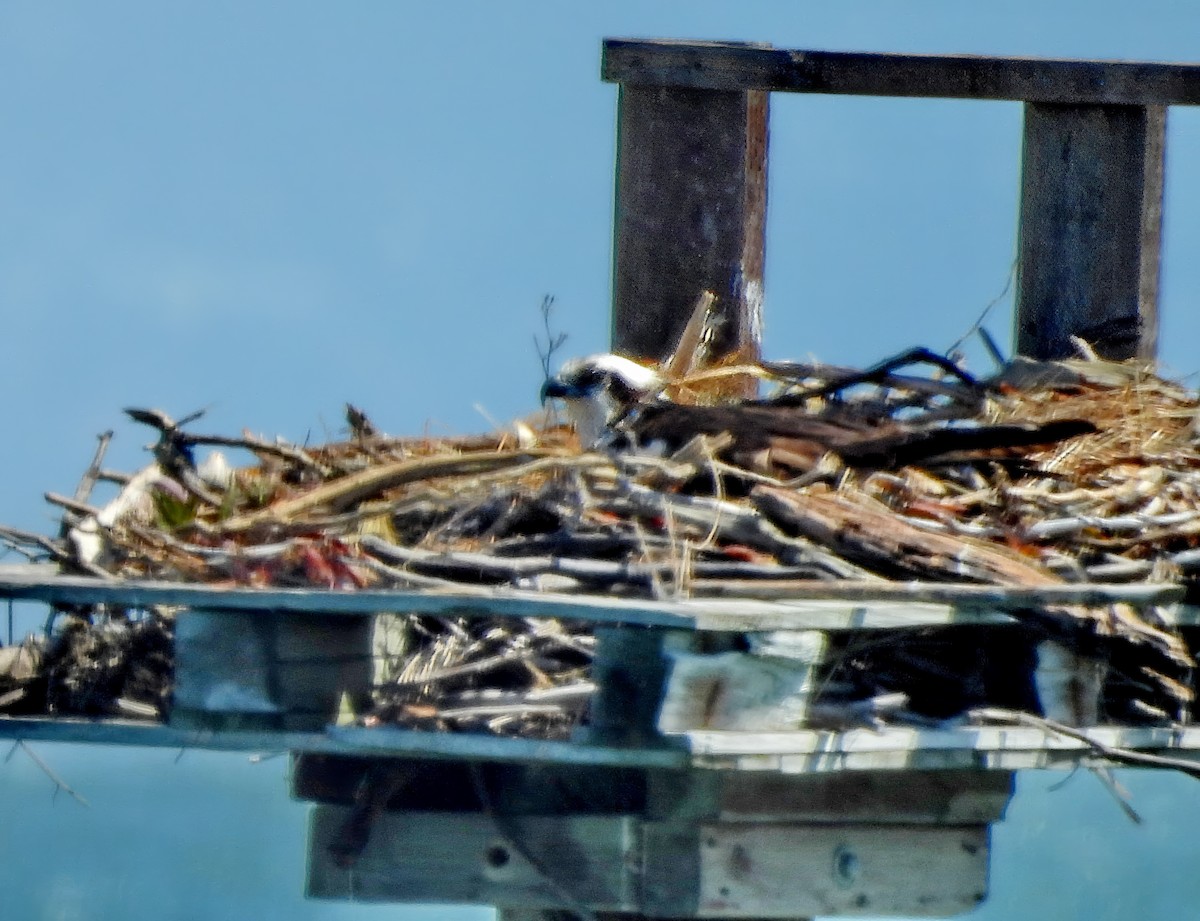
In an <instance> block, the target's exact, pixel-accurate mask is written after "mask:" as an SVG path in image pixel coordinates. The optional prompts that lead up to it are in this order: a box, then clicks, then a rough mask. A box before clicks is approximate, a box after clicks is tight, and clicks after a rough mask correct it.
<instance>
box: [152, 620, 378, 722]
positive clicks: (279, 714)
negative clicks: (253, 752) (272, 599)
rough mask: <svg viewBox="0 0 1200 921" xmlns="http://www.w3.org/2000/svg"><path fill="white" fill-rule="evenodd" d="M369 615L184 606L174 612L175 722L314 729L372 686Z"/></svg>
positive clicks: (361, 697)
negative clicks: (299, 614)
mask: <svg viewBox="0 0 1200 921" xmlns="http://www.w3.org/2000/svg"><path fill="white" fill-rule="evenodd" d="M371 666H372V663H371V648H370V622H369V621H367V620H365V619H363V618H345V617H336V616H329V615H314V616H310V617H288V616H287V615H285V614H281V613H280V612H277V611H223V612H220V613H214V612H212V611H206V610H202V609H195V608H193V609H185V610H183V611H180V612H179V614H178V615H177V616H176V619H175V690H174V702H173V707H172V710H171V722H172V723H175V724H179V725H187V726H209V727H226V726H246V727H249V726H253V725H260V726H262V727H263V728H275V729H282V730H306V729H308V730H316V729H322V728H324V727H325V726H326V725H328V724H329V723H331V722H333V721H334V719H335V717H336V715H337V711H338V706H339V704H340V702H341V700H342V696H343V695H348V698H349V702H350V704H351V705H352V706H354V707H355V708H358V707H360V706H361V703H362V701H363V700H364V699H365V698H366V696H367V695H368V694H369V693H370V688H371Z"/></svg>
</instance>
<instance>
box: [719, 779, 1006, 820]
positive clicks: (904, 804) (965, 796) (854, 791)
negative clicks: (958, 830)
mask: <svg viewBox="0 0 1200 921" xmlns="http://www.w3.org/2000/svg"><path fill="white" fill-rule="evenodd" d="M719 776H720V777H721V780H722V783H721V787H720V790H719V793H718V796H717V797H716V798H715V799H716V805H717V808H718V810H719V811H718V814H717V815H716V816H714V818H719V819H721V820H722V821H726V822H749V821H754V822H784V821H788V822H795V821H801V822H828V823H831V824H848V823H854V822H864V823H869V824H881V823H886V824H893V823H901V824H905V825H924V824H938V825H985V824H987V823H989V822H995V821H998V820H999V819H1001V818H1002V817H1003V815H1004V810H1005V808H1006V806H1007V805H1008V801H1009V800H1010V799H1011V798H1012V792H1013V779H1012V775H1010V774H1005V773H1003V772H999V771H997V772H980V771H928V772H925V773H914V774H912V775H911V776H909V777H908V778H907V779H906V782H905V783H903V784H898V783H896V777H895V774H894V773H892V772H890V771H879V772H871V771H857V772H853V773H850V774H817V775H810V776H803V775H783V774H763V773H753V772H751V773H746V774H736V773H721V774H720V775H719Z"/></svg>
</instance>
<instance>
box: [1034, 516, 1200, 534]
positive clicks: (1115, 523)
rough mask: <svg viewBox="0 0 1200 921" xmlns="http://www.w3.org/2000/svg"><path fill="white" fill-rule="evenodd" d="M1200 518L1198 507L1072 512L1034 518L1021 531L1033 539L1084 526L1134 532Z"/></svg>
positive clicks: (1075, 531) (1063, 532)
mask: <svg viewBox="0 0 1200 921" xmlns="http://www.w3.org/2000/svg"><path fill="white" fill-rule="evenodd" d="M1198 520H1200V509H1197V510H1194V511H1187V512H1170V513H1167V514H1164V515H1139V514H1130V515H1120V516H1114V517H1112V518H1104V517H1100V516H1097V515H1074V516H1068V517H1063V518H1051V519H1045V520H1042V521H1034V522H1031V523H1030V524H1028V525H1026V527H1025V534H1026V535H1027V536H1028V537H1031V538H1034V539H1036V540H1055V539H1059V538H1062V537H1065V536H1067V535H1069V534H1076V533H1078V532H1080V531H1083V530H1087V529H1094V530H1097V531H1106V532H1110V533H1115V534H1119V533H1124V532H1132V533H1137V532H1140V531H1145V530H1147V529H1149V528H1171V529H1178V528H1179V527H1180V526H1181V525H1185V524H1190V523H1192V522H1195V521H1198Z"/></svg>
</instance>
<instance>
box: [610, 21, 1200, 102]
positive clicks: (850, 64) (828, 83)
mask: <svg viewBox="0 0 1200 921" xmlns="http://www.w3.org/2000/svg"><path fill="white" fill-rule="evenodd" d="M602 75H603V78H604V79H605V80H608V81H611V82H614V83H621V84H625V85H629V86H676V87H690V88H693V89H709V90H742V91H745V90H782V91H789V92H799V93H836V94H844V95H852V96H922V97H940V98H958V99H1010V100H1026V101H1030V102H1059V103H1094V104H1098V105H1099V104H1103V105H1197V104H1200V65H1196V64H1158V63H1144V62H1134V61H1072V60H1052V59H1039V58H1014V57H982V56H974V55H916V54H871V53H860V52H841V51H806V50H787V49H781V48H770V47H762V46H753V45H735V44H724V43H713V42H683V41H642V40H627V39H613V38H610V39H606V40H605V42H604V58H603V64H602Z"/></svg>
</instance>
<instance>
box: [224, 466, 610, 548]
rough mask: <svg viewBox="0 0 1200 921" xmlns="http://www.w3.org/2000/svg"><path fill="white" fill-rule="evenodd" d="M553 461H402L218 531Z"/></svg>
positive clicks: (231, 521)
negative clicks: (413, 487)
mask: <svg viewBox="0 0 1200 921" xmlns="http://www.w3.org/2000/svg"><path fill="white" fill-rule="evenodd" d="M550 458H556V459H559V460H563V459H565V458H563V456H562V453H561V452H556V451H550V450H547V449H530V450H523V451H518V452H501V451H473V452H469V453H465V454H455V455H451V456H449V457H422V458H417V459H415V460H403V461H398V462H396V463H391V464H385V465H383V466H382V467H370V468H367V469H366V470H362V471H359V472H358V473H352V474H349V475H348V476H344V477H340V478H338V479H336V480H333V481H331V482H328V483H323V484H321V485H320V486H317V487H315V488H314V489H310V490H309V491H307V492H305V493H303V494H301V495H299V496H296V497H294V498H292V499H284V500H282V501H280V502H276V503H275V504H274V505H271V506H270V507H268V508H265V509H261V510H259V511H255V512H249V513H246V514H242V515H238V516H235V517H233V518H230V519H227V520H226V521H224V522H222V523H220V524H218V525H217V526H216V527H217V530H219V531H221V532H224V533H237V532H240V531H248V530H251V529H253V528H256V527H263V526H270V525H273V524H286V523H287V522H288V521H289V519H293V518H296V517H298V516H300V515H302V514H304V513H305V512H309V511H312V510H313V509H317V508H322V507H325V506H328V507H331V508H333V509H335V510H336V509H338V508H345V507H346V506H349V505H352V504H353V503H355V502H357V501H359V500H361V499H365V498H367V497H368V496H371V495H374V494H376V493H379V492H382V491H384V490H387V489H393V488H395V487H397V486H403V485H405V484H408V483H414V482H420V481H423V480H432V479H438V478H441V477H452V476H462V475H464V474H485V473H491V472H494V471H496V470H497V469H505V470H508V471H509V473H510V475H512V476H521V475H525V474H528V473H530V472H535V471H537V470H542V469H545V468H546V466H548V465H545V464H539V462H541V461H545V460H547V459H550ZM577 460H582V459H577ZM591 462H592V463H600V462H605V463H606V462H607V460H606V459H604V458H600V457H599V456H595V457H594V458H593V459H592V461H591ZM550 466H552V465H550ZM514 467H516V468H518V469H517V471H513V470H512V468H514Z"/></svg>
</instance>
